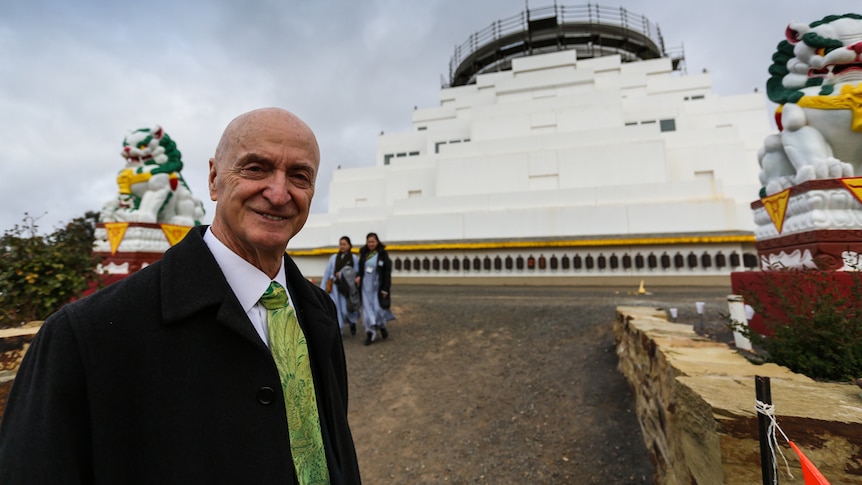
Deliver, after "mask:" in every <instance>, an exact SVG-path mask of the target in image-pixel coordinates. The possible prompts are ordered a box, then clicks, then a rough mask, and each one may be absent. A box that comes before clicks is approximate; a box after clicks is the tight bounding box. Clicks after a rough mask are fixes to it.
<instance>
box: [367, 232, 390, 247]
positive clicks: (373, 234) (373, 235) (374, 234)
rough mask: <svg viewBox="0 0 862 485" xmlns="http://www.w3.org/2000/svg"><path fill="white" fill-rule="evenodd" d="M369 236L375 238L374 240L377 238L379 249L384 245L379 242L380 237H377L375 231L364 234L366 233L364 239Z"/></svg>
mask: <svg viewBox="0 0 862 485" xmlns="http://www.w3.org/2000/svg"><path fill="white" fill-rule="evenodd" d="M369 237H373V238H374V239H376V240H377V245H378V246H379V247H380V248H381V249H382V248H385V247H386V246H385V245H384V244H383V243H382V242H380V238H379V237H377V233H376V232H369V233H368V234H366V235H365V240H366V241H367V240H368V238H369Z"/></svg>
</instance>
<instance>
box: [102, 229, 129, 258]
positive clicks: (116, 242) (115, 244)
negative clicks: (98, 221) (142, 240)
mask: <svg viewBox="0 0 862 485" xmlns="http://www.w3.org/2000/svg"><path fill="white" fill-rule="evenodd" d="M128 227H129V223H128V222H106V223H105V231H106V232H107V233H108V242H110V243H111V254H116V253H117V248H119V247H120V243H121V242H122V241H123V237H125V235H126V229H127V228H128Z"/></svg>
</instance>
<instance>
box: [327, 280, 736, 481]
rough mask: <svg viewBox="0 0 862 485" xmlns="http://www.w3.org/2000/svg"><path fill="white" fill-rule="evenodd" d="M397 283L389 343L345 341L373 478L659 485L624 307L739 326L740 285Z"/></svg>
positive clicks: (722, 336) (358, 431) (364, 466)
mask: <svg viewBox="0 0 862 485" xmlns="http://www.w3.org/2000/svg"><path fill="white" fill-rule="evenodd" d="M634 290H636V289H632V288H625V289H623V288H575V287H525V286H519V287H469V286H468V287H464V286H457V287H453V286H448V287H443V286H398V287H394V288H393V299H392V301H393V312H394V313H395V315H396V316H397V320H394V321H392V322H390V324H389V338H388V339H387V340H384V341H378V342H375V343H374V344H372V345H370V346H367V347H366V346H364V345H363V340H364V338H363V336H362V330H361V325H360V331H359V333H358V334H357V335H356V336H355V337H351V336H350V335H349V334H347V335H346V336H345V340H344V344H345V345H344V347H345V352H346V354H347V363H348V367H349V370H348V372H349V379H350V423H351V428H352V431H353V437H354V440H355V442H356V447H357V455H358V458H359V466H360V469H361V472H362V478H363V482H364V483H366V484H371V485H376V484H395V483H398V484H440V483H453V484H508V483H513V484H514V483H517V484H526V483H529V484H564V483H565V484H575V483H576V484H624V483H654V477H653V473H654V467H653V465H652V463H651V462H650V458H649V454H648V452H647V450H646V447H645V445H644V443H643V438H642V435H641V431H640V428H639V425H638V422H637V420H636V417H635V413H634V398H633V396H632V393H631V390H630V389H629V387H628V383H627V382H626V380H625V378H624V377H623V376H622V375H621V374H620V373H619V372H618V371H617V370H616V365H617V357H616V354H615V345H614V337H613V321H614V315H615V313H614V312H615V308H616V307H617V306H620V305H639V306H651V307H657V308H670V307H676V308H678V309H679V318H678V322H680V324H688V325H693V324H694V323H695V322H696V321H697V320H698V319H699V317H698V315H697V313H696V310H695V302H696V301H703V302H705V303H706V307H705V308H706V311H705V312H704V318H705V328H706V333H709V334H712V335H713V336H714V337H715V338H717V339H719V340H728V339H729V338H731V334H730V333H729V331H728V330H727V329H726V328H725V327H724V325H723V321H722V316H721V314H726V313H727V294H728V293H729V291H730V290H729V288H691V287H688V288H654V289H649V290H650V291H652V292H653V294H651V295H633V294H631V293H630V292H633V291H634Z"/></svg>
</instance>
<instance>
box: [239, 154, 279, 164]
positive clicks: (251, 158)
mask: <svg viewBox="0 0 862 485" xmlns="http://www.w3.org/2000/svg"><path fill="white" fill-rule="evenodd" d="M239 162H240V164H242V165H248V164H249V163H261V164H272V161H270V160H269V159H268V158H266V157H264V156H263V155H260V154H257V153H246V154H245V155H243V156H242V157H240V159H239Z"/></svg>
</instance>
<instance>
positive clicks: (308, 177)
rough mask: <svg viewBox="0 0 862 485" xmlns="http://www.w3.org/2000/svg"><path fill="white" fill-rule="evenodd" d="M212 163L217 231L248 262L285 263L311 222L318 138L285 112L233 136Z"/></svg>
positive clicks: (263, 117) (246, 123)
mask: <svg viewBox="0 0 862 485" xmlns="http://www.w3.org/2000/svg"><path fill="white" fill-rule="evenodd" d="M230 134H231V138H230V143H229V144H228V145H227V148H226V149H225V150H223V153H217V155H216V157H217V158H218V159H216V158H213V159H211V160H210V174H209V187H210V197H211V198H212V200H214V201H217V202H218V204H217V205H216V214H215V217H214V220H213V227H212V231H213V233H214V234H215V235H216V237H218V238H219V240H221V241H222V242H223V243H224V244H225V245H226V246H227V247H229V248H230V249H231V250H233V251H234V252H235V253H237V254H238V255H239V256H241V257H242V258H243V259H245V260H246V261H249V262H250V263H252V264H254V265H256V266H258V267H261V263H260V262H261V261H262V260H267V259H269V258H279V261H280V258H281V257H283V254H284V250H285V249H286V247H287V243H288V241H290V238H292V237H293V236H294V235H295V234H296V233H298V232H299V230H300V229H302V226H303V225H304V224H305V221H306V219H307V218H308V211H309V208H310V206H311V199H312V196H313V195H314V182H315V179H316V177H317V168H318V165H319V162H320V154H319V151H318V147H317V141H316V140H315V138H314V135H313V134H312V133H311V131H310V130H309V129H308V127H307V126H305V124H304V123H302V122H301V121H299V120H298V119H296V118H294V117H291V116H287V115H286V114H285V113H284V112H274V113H272V112H264V113H259V114H257V115H253V116H250V117H249V119H247V120H243V122H241V123H239V124H238V126H236V127H234V129H233V130H231V132H230Z"/></svg>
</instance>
